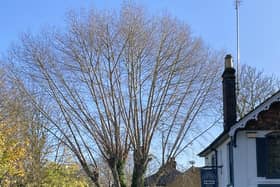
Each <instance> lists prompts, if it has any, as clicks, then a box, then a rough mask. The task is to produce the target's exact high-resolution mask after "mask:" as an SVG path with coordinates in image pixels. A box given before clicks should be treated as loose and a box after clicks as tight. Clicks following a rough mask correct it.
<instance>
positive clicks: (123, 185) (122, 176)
mask: <svg viewBox="0 0 280 187" xmlns="http://www.w3.org/2000/svg"><path fill="white" fill-rule="evenodd" d="M124 167H125V161H118V163H117V170H118V175H119V181H120V185H121V187H127V184H126V182H127V181H126V175H125V171H124Z"/></svg>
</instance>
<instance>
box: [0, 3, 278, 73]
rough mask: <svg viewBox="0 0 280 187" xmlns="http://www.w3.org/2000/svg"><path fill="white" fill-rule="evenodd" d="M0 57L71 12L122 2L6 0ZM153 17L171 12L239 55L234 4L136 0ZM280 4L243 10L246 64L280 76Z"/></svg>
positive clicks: (0, 19)
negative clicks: (28, 34) (22, 38)
mask: <svg viewBox="0 0 280 187" xmlns="http://www.w3.org/2000/svg"><path fill="white" fill-rule="evenodd" d="M0 2H1V3H0V53H1V54H2V53H4V52H5V51H6V50H7V49H8V47H9V46H10V44H11V43H12V42H14V41H16V40H17V39H18V38H19V36H20V33H22V32H25V31H29V32H33V33H36V32H38V31H39V30H40V29H41V28H43V27H46V26H52V25H54V26H63V24H64V20H65V13H66V12H67V11H68V10H73V9H74V10H77V11H79V10H80V9H83V8H84V9H90V8H97V9H100V10H102V9H109V10H119V9H120V7H121V5H122V2H123V1H122V0H0ZM134 2H136V3H137V4H140V5H142V6H144V7H145V8H146V9H147V10H148V12H149V13H150V14H152V15H157V14H161V13H166V12H167V13H169V14H171V15H172V16H174V17H177V18H178V19H179V20H182V21H184V22H186V23H188V24H189V25H190V27H191V29H192V31H193V34H194V35H196V36H199V37H201V38H202V39H203V40H204V41H205V43H206V44H207V45H208V46H209V47H212V48H215V49H217V50H225V51H226V52H227V53H232V54H233V56H234V57H236V32H235V31H236V26H235V21H236V20H235V8H234V0H134ZM279 7H280V0H266V1H264V0H243V1H242V3H241V7H240V51H241V63H243V64H244V63H246V64H249V65H251V66H254V67H257V68H258V69H259V70H262V69H263V70H264V71H265V73H267V74H270V73H274V74H275V75H277V76H278V77H280V62H279V59H280V50H279V49H280V21H279V18H280V11H279Z"/></svg>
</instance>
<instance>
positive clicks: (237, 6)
mask: <svg viewBox="0 0 280 187" xmlns="http://www.w3.org/2000/svg"><path fill="white" fill-rule="evenodd" d="M240 2H241V0H235V10H236V53H237V63H236V72H237V73H236V80H237V81H236V90H237V96H238V95H239V63H240V51H239V6H240Z"/></svg>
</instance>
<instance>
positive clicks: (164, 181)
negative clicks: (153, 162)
mask: <svg viewBox="0 0 280 187" xmlns="http://www.w3.org/2000/svg"><path fill="white" fill-rule="evenodd" d="M160 171H164V173H163V174H161V176H160V177H158V176H159V175H160ZM181 174H182V173H181V172H180V171H178V170H177V169H176V161H175V159H171V161H169V163H167V164H166V165H165V166H164V167H162V168H160V169H159V171H158V172H156V173H155V174H153V175H151V176H149V177H147V178H145V180H144V186H151V185H152V184H154V183H156V185H157V186H166V185H168V184H170V183H171V182H173V181H174V180H175V178H176V177H177V176H178V175H181ZM156 180H157V181H156Z"/></svg>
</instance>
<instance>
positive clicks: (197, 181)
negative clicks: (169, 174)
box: [168, 166, 201, 187]
mask: <svg viewBox="0 0 280 187" xmlns="http://www.w3.org/2000/svg"><path fill="white" fill-rule="evenodd" d="M185 186H188V187H200V186H201V176H200V168H199V167H194V166H192V167H190V168H189V169H188V170H187V171H185V172H184V173H182V174H181V175H179V176H178V177H176V179H175V180H174V181H173V182H172V183H170V184H169V185H168V187H185Z"/></svg>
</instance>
